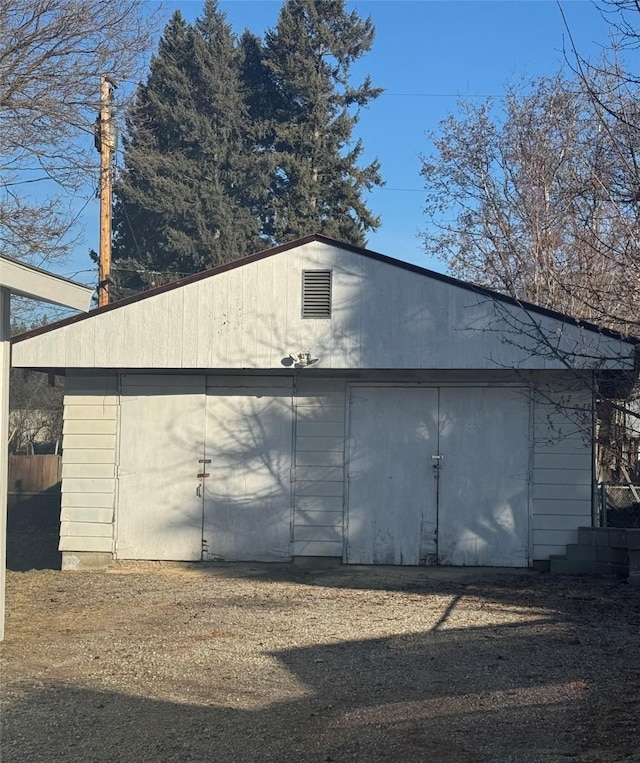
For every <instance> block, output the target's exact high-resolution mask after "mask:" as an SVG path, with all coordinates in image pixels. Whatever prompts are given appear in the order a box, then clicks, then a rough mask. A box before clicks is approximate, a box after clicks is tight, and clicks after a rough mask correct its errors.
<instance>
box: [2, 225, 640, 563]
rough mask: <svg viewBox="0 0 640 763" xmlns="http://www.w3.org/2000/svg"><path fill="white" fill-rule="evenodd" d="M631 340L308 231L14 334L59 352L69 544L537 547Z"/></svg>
mask: <svg viewBox="0 0 640 763" xmlns="http://www.w3.org/2000/svg"><path fill="white" fill-rule="evenodd" d="M633 355H634V344H633V343H631V342H628V341H624V340H623V339H621V338H620V337H618V336H616V335H614V334H612V333H610V332H606V331H603V330H600V329H598V328H597V327H595V326H588V325H577V324H575V323H574V322H572V321H571V320H570V319H568V318H566V317H565V316H562V315H557V314H554V313H550V312H548V311H545V310H541V309H537V308H535V307H532V306H530V305H521V304H518V303H515V302H514V301H512V300H510V299H508V298H506V297H503V296H501V295H498V294H495V293H493V292H490V291H487V290H485V289H478V288H477V287H473V286H471V285H469V284H465V283H462V282H460V281H456V280H454V279H451V278H448V277H446V276H442V275H440V274H437V273H433V272H430V271H427V270H424V269H421V268H418V267H415V266H412V265H408V264H406V263H403V262H400V261H397V260H393V259H391V258H389V257H386V256H383V255H379V254H375V253H373V252H369V251H367V250H362V249H358V248H355V247H353V246H350V245H345V244H342V243H339V242H335V241H332V240H330V239H326V238H324V237H322V236H311V237H308V238H305V239H301V240H298V241H296V242H292V243H291V244H288V245H285V246H282V247H278V248H275V249H271V250H268V251H266V252H261V253H259V254H256V255H252V256H250V257H247V258H245V259H243V260H240V261H238V262H234V263H231V264H229V265H224V266H220V267H218V268H215V269H213V270H211V271H207V272H205V273H201V274H198V275H196V276H192V277H190V278H187V279H184V280H183V281H180V282H177V283H175V284H170V285H168V286H164V287H161V288H159V289H156V290H153V291H151V292H147V293H145V294H143V295H139V296H137V297H134V298H130V299H127V300H123V301H121V302H118V303H115V304H113V305H109V306H107V307H105V308H100V309H97V310H95V311H93V312H92V313H90V314H89V315H88V316H86V317H77V318H72V319H69V320H66V321H61V322H60V323H58V324H54V325H53V326H50V327H47V328H46V329H39V330H36V331H34V332H30V333H29V334H25V335H22V336H21V337H18V338H17V339H16V340H15V341H14V344H13V364H14V365H15V366H19V367H28V368H40V369H42V370H50V369H53V370H56V371H58V372H62V373H65V374H66V394H65V414H64V415H65V424H64V442H63V448H64V450H63V486H62V511H61V536H60V548H61V550H62V551H63V565H64V566H65V567H68V568H71V567H77V566H83V565H90V564H91V565H96V564H108V563H109V562H110V561H112V560H113V559H127V560H131V559H156V560H184V561H197V560H203V561H225V560H229V561H230V560H233V561H254V560H260V561H285V560H290V559H292V558H294V557H304V556H306V557H334V558H339V559H342V561H343V562H345V563H351V564H394V565H401V564H404V565H419V564H447V565H490V566H509V567H513V566H522V567H525V566H530V565H532V564H534V563H536V562H544V561H545V560H548V558H549V555H550V554H554V553H561V552H562V551H563V550H564V545H565V544H566V543H571V542H574V541H575V540H576V538H577V528H578V527H579V526H584V525H590V524H591V522H592V512H593V494H594V480H593V438H592V431H591V430H592V422H593V390H594V382H595V380H596V378H597V375H598V374H602V372H603V371H606V372H607V373H608V375H609V379H611V378H613V377H615V375H616V374H618V373H628V372H629V370H630V369H632V368H633Z"/></svg>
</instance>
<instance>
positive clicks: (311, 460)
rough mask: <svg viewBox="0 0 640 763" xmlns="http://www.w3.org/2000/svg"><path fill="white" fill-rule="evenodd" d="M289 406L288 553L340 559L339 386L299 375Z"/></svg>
mask: <svg viewBox="0 0 640 763" xmlns="http://www.w3.org/2000/svg"><path fill="white" fill-rule="evenodd" d="M294 403H295V412H296V424H295V429H296V437H295V442H296V446H295V462H294V463H295V466H294V520H293V554H294V556H339V557H342V550H343V508H344V507H343V504H344V442H345V382H344V381H337V380H331V379H313V378H312V377H304V376H301V377H300V378H299V380H298V384H297V389H296V395H295V398H294Z"/></svg>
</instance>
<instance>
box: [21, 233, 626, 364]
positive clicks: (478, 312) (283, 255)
mask: <svg viewBox="0 0 640 763" xmlns="http://www.w3.org/2000/svg"><path fill="white" fill-rule="evenodd" d="M303 270H330V271H331V274H332V313H331V318H330V319H327V318H317V319H315V318H303V317H302V314H301V295H302V271H303ZM531 320H532V318H531V316H530V314H529V313H527V312H526V311H524V310H522V309H521V308H520V307H517V306H515V305H509V304H507V303H505V302H501V301H499V300H494V299H492V298H491V296H490V295H484V294H478V293H477V292H474V291H473V290H472V289H470V288H466V287H465V286H464V285H462V284H461V285H458V284H456V283H454V282H449V281H445V280H443V279H442V278H439V277H437V276H436V275H435V274H433V275H431V274H429V273H428V272H425V273H417V272H412V271H409V270H407V269H405V268H404V267H399V266H398V265H395V264H393V263H392V262H388V261H382V260H380V259H374V258H372V257H368V256H366V255H363V254H361V253H357V252H353V251H348V250H346V249H344V248H342V247H340V246H334V245H331V244H329V243H327V242H319V241H316V242H308V243H306V244H303V245H300V246H298V247H296V248H292V249H290V250H287V251H283V252H278V253H277V254H274V255H273V256H271V257H265V258H262V259H258V260H254V261H251V262H246V263H243V264H241V265H240V266H238V267H234V268H232V269H229V270H226V271H223V272H218V273H215V274H213V275H211V276H209V277H206V278H203V279H202V280H198V281H195V282H192V283H187V284H183V285H180V286H177V287H176V288H172V289H170V290H168V291H164V292H160V293H155V294H150V295H149V296H148V297H146V298H144V299H141V300H139V301H136V302H131V303H129V304H125V305H122V306H121V307H118V308H117V309H114V310H110V311H107V312H103V313H98V314H97V315H93V316H90V317H89V318H87V319H83V320H79V321H77V322H75V323H72V324H69V325H66V326H62V327H60V328H58V329H54V330H52V331H49V332H47V333H43V334H40V335H37V336H34V337H31V338H30V339H28V340H25V341H20V342H17V343H15V344H14V345H13V363H14V366H16V367H20V366H22V367H25V366H26V367H69V368H74V367H75V368H112V369H117V368H128V369H133V368H138V369H147V368H158V369H161V368H165V369H178V368H182V369H196V370H201V369H227V368H238V369H245V368H246V369H261V368H263V369H278V370H282V368H283V362H282V361H283V359H285V360H286V359H287V358H288V356H289V353H292V352H299V351H301V350H309V351H311V352H312V353H313V354H314V355H315V356H317V357H318V358H319V364H318V367H320V368H325V369H327V368H332V369H343V368H348V369H361V368H368V369H394V368H402V369H417V368H424V369H453V368H465V369H470V370H472V369H492V368H493V369H495V368H520V369H523V368H537V369H553V368H555V369H561V368H563V366H564V363H563V360H562V358H561V357H558V358H554V357H553V356H552V354H551V353H548V352H546V351H543V352H540V342H538V341H537V340H536V339H535V336H534V335H535V333H536V332H534V331H532V330H531V329H532V326H531ZM535 321H536V328H539V329H540V330H542V331H543V332H545V333H546V335H547V336H549V337H552V339H553V341H554V342H555V343H557V344H558V345H559V351H560V352H563V351H566V352H568V353H569V356H570V354H571V352H577V353H578V354H580V353H582V354H584V356H585V357H586V361H585V364H586V365H595V364H596V361H595V359H597V358H598V357H600V356H601V357H602V358H603V359H604V367H608V368H620V367H626V368H632V367H633V360H632V354H633V352H632V346H631V345H630V344H628V343H625V342H623V341H621V340H618V339H615V338H613V337H608V336H605V335H603V334H602V333H599V332H595V331H590V330H585V329H582V328H579V327H577V326H572V325H569V324H566V323H563V321H562V318H561V317H553V316H549V315H542V314H536V316H535ZM514 327H515V328H514ZM519 329H521V335H520V336H519V338H518V339H516V340H514V339H513V334H514V331H518V330H519ZM577 365H578V366H580V365H582V360H580V359H579V360H578V361H577Z"/></svg>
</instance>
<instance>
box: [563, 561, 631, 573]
mask: <svg viewBox="0 0 640 763" xmlns="http://www.w3.org/2000/svg"><path fill="white" fill-rule="evenodd" d="M549 571H550V572H551V574H552V575H616V576H617V577H627V575H628V574H629V568H628V566H627V565H626V564H615V563H613V562H596V561H589V560H587V559H552V560H551V561H550V565H549Z"/></svg>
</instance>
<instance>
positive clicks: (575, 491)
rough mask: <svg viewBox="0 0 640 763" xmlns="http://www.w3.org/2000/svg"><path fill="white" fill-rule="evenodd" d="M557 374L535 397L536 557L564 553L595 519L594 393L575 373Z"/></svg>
mask: <svg viewBox="0 0 640 763" xmlns="http://www.w3.org/2000/svg"><path fill="white" fill-rule="evenodd" d="M555 376H556V377H557V378H556V380H555V381H547V382H546V383H544V385H543V384H542V383H541V384H540V386H539V387H538V392H539V394H536V395H535V396H534V398H535V399H534V416H533V532H532V536H533V537H532V541H533V559H534V560H546V559H548V558H549V555H550V554H562V553H564V550H565V546H566V544H567V543H576V542H577V540H578V527H582V526H590V525H591V521H592V498H593V448H592V446H591V436H592V432H591V420H592V419H591V416H592V402H591V395H590V393H589V391H588V390H587V389H586V388H582V389H575V387H576V384H575V376H573V375H572V374H566V375H564V377H563V375H561V374H556V375H555ZM540 378H542V377H540ZM572 386H573V387H574V389H571V387H572Z"/></svg>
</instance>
